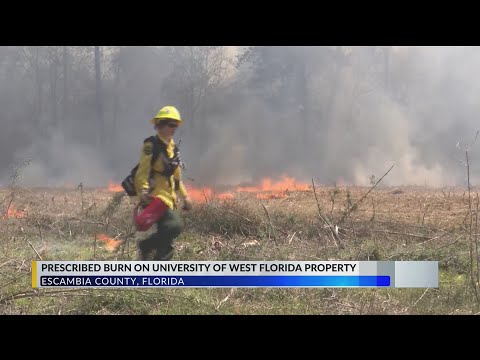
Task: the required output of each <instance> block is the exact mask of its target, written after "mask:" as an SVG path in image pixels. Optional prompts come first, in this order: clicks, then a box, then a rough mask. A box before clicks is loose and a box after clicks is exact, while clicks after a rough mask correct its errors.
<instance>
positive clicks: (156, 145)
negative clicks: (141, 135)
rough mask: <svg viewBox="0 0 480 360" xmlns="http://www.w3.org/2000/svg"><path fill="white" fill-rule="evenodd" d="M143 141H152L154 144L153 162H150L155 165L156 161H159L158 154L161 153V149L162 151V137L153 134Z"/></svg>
mask: <svg viewBox="0 0 480 360" xmlns="http://www.w3.org/2000/svg"><path fill="white" fill-rule="evenodd" d="M143 142H144V143H146V142H151V143H152V144H153V151H152V162H151V163H150V164H151V166H153V164H154V163H155V161H157V159H158V156H159V155H160V151H161V149H160V147H161V144H160V139H159V138H158V137H157V136H155V135H153V136H150V137H148V138H146V139H145V140H144V141H143Z"/></svg>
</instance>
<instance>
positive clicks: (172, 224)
mask: <svg viewBox="0 0 480 360" xmlns="http://www.w3.org/2000/svg"><path fill="white" fill-rule="evenodd" d="M182 122H183V121H182V118H181V116H180V113H179V111H178V110H177V109H176V108H175V107H173V106H165V107H163V108H162V109H160V110H159V111H158V113H157V114H156V115H155V117H154V118H153V119H152V120H151V123H152V125H154V128H155V130H156V132H157V134H156V136H155V137H151V138H150V139H152V140H151V141H147V140H148V139H147V140H146V141H145V142H144V144H143V149H142V153H141V156H140V162H139V166H138V170H137V172H136V174H135V188H136V191H137V194H138V195H139V196H140V203H139V205H140V209H141V210H139V211H138V213H136V214H135V217H134V219H135V224H136V226H137V229H138V230H139V231H146V230H148V228H150V227H151V226H152V225H153V224H154V223H156V224H157V230H156V232H155V233H153V234H152V235H151V236H149V237H148V238H146V239H145V240H143V241H140V242H139V243H138V250H139V259H140V260H147V258H148V256H149V255H150V253H152V252H154V258H153V259H154V260H157V261H167V260H171V259H172V257H173V252H174V248H173V243H174V241H175V238H176V237H178V236H179V235H180V233H181V232H182V231H183V222H182V220H181V218H180V217H179V215H178V212H177V204H178V201H177V199H178V197H177V196H178V195H177V193H178V194H179V195H180V197H181V198H182V200H183V209H184V210H190V209H191V208H192V202H191V200H190V198H189V196H188V192H187V190H186V189H185V186H184V184H183V181H182V177H181V175H182V174H181V169H182V166H181V162H180V159H179V156H178V148H177V147H176V145H175V142H174V140H173V135H174V134H175V130H176V129H177V128H178V127H179V126H180V125H182ZM153 141H156V142H157V143H156V144H154V143H153ZM155 146H157V148H156V149H157V150H156V151H157V152H159V154H158V157H157V159H156V160H154V162H153V163H152V161H151V160H152V155H153V152H154V147H155ZM158 149H159V150H158Z"/></svg>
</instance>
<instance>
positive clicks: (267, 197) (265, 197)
mask: <svg viewBox="0 0 480 360" xmlns="http://www.w3.org/2000/svg"><path fill="white" fill-rule="evenodd" d="M286 197H287V194H286V193H278V192H272V193H260V194H257V195H256V198H257V199H261V200H271V199H285V198H286Z"/></svg>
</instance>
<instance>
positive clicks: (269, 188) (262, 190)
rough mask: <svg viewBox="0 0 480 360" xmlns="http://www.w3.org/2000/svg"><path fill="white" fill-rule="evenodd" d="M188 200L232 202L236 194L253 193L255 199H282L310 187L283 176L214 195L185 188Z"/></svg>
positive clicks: (210, 191)
mask: <svg viewBox="0 0 480 360" xmlns="http://www.w3.org/2000/svg"><path fill="white" fill-rule="evenodd" d="M186 188H187V191H188V193H189V196H190V198H191V199H192V200H193V201H196V202H204V201H206V202H208V201H210V200H212V199H220V200H233V199H235V197H236V196H237V194H236V193H241V192H244V193H253V194H256V195H255V196H256V198H257V199H265V200H269V199H284V198H286V197H287V195H288V193H289V191H309V190H310V189H311V186H310V185H309V184H306V183H301V182H298V181H296V180H295V179H294V178H292V177H289V176H287V175H284V176H283V177H282V179H281V180H279V181H276V182H274V181H272V179H270V178H265V179H262V180H261V182H260V184H259V185H258V186H236V187H235V188H234V190H233V191H228V192H222V193H220V194H215V191H214V190H213V189H212V188H209V187H203V188H195V187H193V186H186Z"/></svg>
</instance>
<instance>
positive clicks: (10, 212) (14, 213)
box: [4, 206, 26, 219]
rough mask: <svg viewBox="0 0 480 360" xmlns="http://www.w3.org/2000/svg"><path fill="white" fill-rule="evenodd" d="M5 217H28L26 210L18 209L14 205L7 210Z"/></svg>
mask: <svg viewBox="0 0 480 360" xmlns="http://www.w3.org/2000/svg"><path fill="white" fill-rule="evenodd" d="M4 217H6V218H7V219H8V218H16V219H23V218H24V217H26V213H25V210H20V211H17V210H15V208H14V207H13V206H10V207H9V208H8V210H7V213H6V214H5V215H4Z"/></svg>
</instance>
